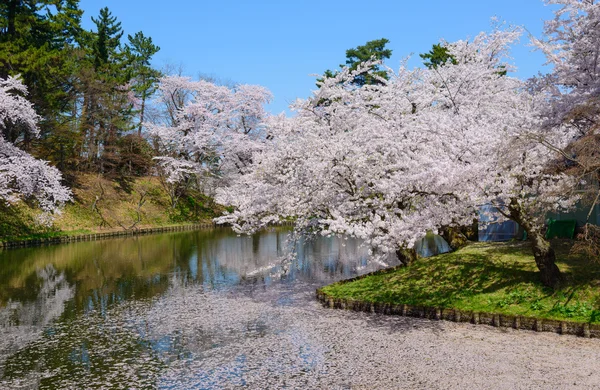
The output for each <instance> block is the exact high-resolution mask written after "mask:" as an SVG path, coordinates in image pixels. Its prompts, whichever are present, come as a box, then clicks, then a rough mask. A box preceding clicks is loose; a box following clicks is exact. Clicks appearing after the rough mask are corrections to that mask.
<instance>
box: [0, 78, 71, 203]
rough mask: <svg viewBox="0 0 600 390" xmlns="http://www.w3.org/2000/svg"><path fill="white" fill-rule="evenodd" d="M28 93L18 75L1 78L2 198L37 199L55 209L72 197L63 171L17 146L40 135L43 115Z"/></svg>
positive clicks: (0, 149)
mask: <svg viewBox="0 0 600 390" xmlns="http://www.w3.org/2000/svg"><path fill="white" fill-rule="evenodd" d="M26 93H27V90H26V88H25V86H24V85H23V83H22V82H21V81H20V80H19V79H18V78H14V77H8V78H7V79H1V78H0V131H2V135H1V136H0V199H2V200H4V201H5V202H8V203H13V202H15V201H17V200H18V199H21V198H30V199H35V200H36V201H37V202H38V203H39V206H40V207H41V209H42V210H44V211H46V212H53V211H56V209H57V207H58V206H60V205H62V204H63V203H65V202H66V201H68V200H70V191H69V190H68V189H67V188H65V187H63V186H62V185H61V184H60V181H61V179H62V177H61V174H60V172H59V171H58V170H57V169H56V168H54V167H51V166H49V165H48V163H46V162H45V161H41V160H37V159H35V158H34V157H32V156H31V155H29V154H28V153H26V152H24V151H22V150H20V149H19V148H17V147H16V146H15V145H14V143H15V142H22V141H23V140H24V139H29V138H31V137H37V136H38V135H39V130H38V128H37V125H36V123H37V121H38V120H39V117H38V115H37V114H36V113H35V110H34V109H33V106H32V105H31V103H30V102H29V101H27V99H25V98H24V97H23V96H22V95H25V94H26Z"/></svg>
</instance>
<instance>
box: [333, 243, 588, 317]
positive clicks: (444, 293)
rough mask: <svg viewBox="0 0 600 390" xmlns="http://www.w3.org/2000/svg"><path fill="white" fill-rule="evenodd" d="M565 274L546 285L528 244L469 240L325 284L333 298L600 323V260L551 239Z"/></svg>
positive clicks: (559, 264)
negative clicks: (575, 252)
mask: <svg viewBox="0 0 600 390" xmlns="http://www.w3.org/2000/svg"><path fill="white" fill-rule="evenodd" d="M553 244H554V246H555V249H556V252H557V260H558V261H557V263H558V266H559V268H560V269H561V271H562V272H563V273H564V275H565V281H564V282H563V283H562V285H561V287H560V288H558V289H556V290H552V289H549V288H546V287H544V286H543V285H542V284H541V283H540V282H539V278H538V273H537V268H536V266H535V262H534V260H533V255H532V254H531V249H530V247H529V246H528V245H527V243H522V242H519V243H472V244H470V245H468V246H466V247H465V248H463V249H460V250H458V251H456V252H454V253H448V254H444V255H439V256H435V257H430V258H426V259H419V260H418V261H417V262H415V263H414V264H413V265H411V266H409V267H404V268H400V269H397V270H395V271H393V272H390V273H386V274H379V275H369V276H367V277H365V278H363V279H359V280H356V281H353V282H350V283H336V284H333V285H330V286H326V287H324V288H323V291H324V292H325V293H326V294H328V295H330V296H332V297H335V298H350V299H357V300H365V301H369V302H382V303H392V304H408V305H415V306H429V307H443V308H455V309H460V310H465V311H477V312H488V313H499V314H508V315H521V316H529V317H537V318H547V319H555V320H569V321H579V322H591V323H600V264H598V263H594V262H591V261H589V260H588V259H586V258H585V257H583V256H578V255H573V254H571V253H570V248H571V246H572V242H570V241H564V240H557V241H554V242H553Z"/></svg>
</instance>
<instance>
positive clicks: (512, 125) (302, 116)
mask: <svg viewBox="0 0 600 390" xmlns="http://www.w3.org/2000/svg"><path fill="white" fill-rule="evenodd" d="M519 36H520V31H519V30H518V29H507V30H501V29H496V30H494V31H492V32H491V33H489V34H485V33H481V34H479V35H478V36H476V37H475V38H474V39H472V40H471V41H458V42H455V43H447V44H445V45H446V48H447V50H448V53H449V54H450V55H451V56H452V57H453V58H455V60H456V63H448V64H445V65H444V66H439V67H437V68H433V69H417V70H412V71H411V70H408V69H406V68H404V67H403V68H401V69H400V70H399V72H397V73H394V72H390V75H389V81H385V80H382V83H381V85H375V86H365V87H362V88H357V87H356V86H355V85H353V83H352V80H353V78H354V76H355V73H352V72H350V71H349V70H347V69H346V70H344V71H342V72H340V73H339V74H338V75H336V77H333V78H330V79H326V80H324V82H323V84H322V86H321V88H320V89H319V90H318V91H316V92H315V95H314V96H313V97H312V98H311V99H308V100H306V101H300V102H298V103H297V104H296V106H295V108H296V109H297V111H298V115H297V116H296V117H294V118H285V117H276V118H272V119H270V120H269V122H268V132H269V135H270V136H271V137H272V139H273V141H272V142H270V143H268V144H267V145H266V146H265V147H264V148H263V149H262V150H261V152H260V153H257V156H256V157H255V161H254V165H253V169H252V170H251V171H250V172H249V173H248V174H246V175H243V176H242V177H241V178H240V180H239V181H238V182H237V183H236V184H235V185H233V186H231V187H230V188H225V189H222V190H220V191H219V194H218V200H219V201H220V202H222V203H224V204H232V205H234V206H236V210H235V211H234V212H233V213H232V214H229V215H226V216H225V217H222V218H220V219H219V221H220V222H227V223H232V224H233V226H234V227H235V229H236V230H238V231H240V232H246V233H248V232H252V231H255V230H256V229H259V228H261V227H264V226H265V225H267V224H268V223H270V222H274V221H278V220H280V218H282V217H297V226H298V228H300V229H303V230H305V231H312V232H315V231H320V232H321V233H323V234H326V235H329V234H348V235H351V236H355V237H359V238H361V239H363V240H365V242H366V243H367V244H369V246H370V247H371V248H372V249H373V251H374V253H375V254H377V255H378V256H387V254H389V253H394V252H399V251H400V250H402V248H406V247H412V245H413V243H414V242H415V240H417V239H418V238H420V237H422V236H423V235H425V233H426V232H427V231H429V230H432V231H434V232H435V231H437V230H438V229H439V228H440V227H442V226H452V225H457V224H466V223H468V222H470V220H472V218H473V217H474V216H475V215H476V212H477V208H478V206H479V205H481V204H485V203H494V204H495V205H497V206H498V211H499V212H500V213H501V214H502V215H503V216H504V217H506V218H511V219H516V220H517V221H518V222H520V223H521V224H523V225H524V226H525V227H526V229H527V230H528V232H529V233H530V238H531V239H532V244H533V246H534V253H535V257H536V263H537V264H538V267H539V268H540V270H541V274H542V280H543V281H544V283H546V284H548V285H554V284H555V283H556V281H557V280H558V279H559V278H560V275H559V271H558V268H556V266H555V265H554V254H553V252H552V251H551V248H549V247H548V246H547V242H545V241H544V239H543V235H542V234H541V229H542V225H543V221H542V220H541V218H538V217H537V216H538V215H543V212H544V211H547V210H548V209H556V208H561V207H570V205H571V204H572V200H571V199H569V198H568V197H563V196H562V194H564V191H563V187H564V185H565V183H568V184H570V182H569V180H568V179H567V178H566V177H565V176H564V175H553V174H550V173H547V171H546V169H545V167H546V166H547V164H548V163H549V162H551V161H552V160H553V159H554V158H555V154H554V153H553V152H551V151H549V150H548V149H546V148H545V147H543V146H541V145H540V144H539V143H538V142H536V137H535V135H536V132H537V131H538V130H537V129H539V123H538V122H537V120H536V119H535V118H536V115H535V113H536V110H537V107H538V105H539V104H541V103H539V102H538V101H537V98H536V96H532V95H530V94H529V93H528V92H527V90H526V88H525V85H524V83H523V82H521V81H520V80H518V79H515V78H512V77H508V76H506V75H505V72H504V71H507V70H511V69H512V68H511V66H510V65H509V64H508V63H507V62H506V61H505V59H506V57H507V54H508V49H509V46H510V44H511V43H512V42H514V41H515V40H516V39H518V37H519ZM367 66H368V65H367ZM360 71H361V69H359V70H357V72H360ZM547 136H549V137H553V141H554V142H555V143H557V144H561V143H564V142H565V139H566V138H565V137H563V136H562V134H560V133H556V134H550V135H547Z"/></svg>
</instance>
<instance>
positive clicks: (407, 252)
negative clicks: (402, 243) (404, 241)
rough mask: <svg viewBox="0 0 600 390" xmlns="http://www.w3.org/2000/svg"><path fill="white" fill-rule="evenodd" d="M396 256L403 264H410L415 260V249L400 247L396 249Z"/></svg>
mask: <svg viewBox="0 0 600 390" xmlns="http://www.w3.org/2000/svg"><path fill="white" fill-rule="evenodd" d="M396 257H397V258H398V260H400V261H401V262H402V264H404V265H410V264H412V263H414V262H415V260H417V251H415V250H414V249H412V248H411V249H406V248H400V249H397V250H396Z"/></svg>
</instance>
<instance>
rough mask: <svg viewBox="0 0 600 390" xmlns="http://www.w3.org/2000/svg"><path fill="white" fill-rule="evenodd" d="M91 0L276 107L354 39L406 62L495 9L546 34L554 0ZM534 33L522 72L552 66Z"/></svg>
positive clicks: (95, 8)
mask: <svg viewBox="0 0 600 390" xmlns="http://www.w3.org/2000/svg"><path fill="white" fill-rule="evenodd" d="M370 4H373V5H369V2H366V1H354V0H345V1H341V0H321V1H316V0H220V1H205V0H196V1H194V0H173V1H164V0H163V1H156V0H81V2H80V5H81V8H82V9H83V10H84V11H85V14H84V16H83V24H84V27H85V28H87V29H91V28H92V27H93V24H92V22H91V21H90V17H91V16H97V15H98V12H99V10H100V8H102V7H105V6H107V7H108V8H109V9H110V10H111V12H112V13H113V15H114V16H116V17H117V18H118V20H119V21H121V23H122V27H123V29H124V30H125V33H126V34H132V35H133V34H134V33H135V32H137V31H140V30H141V31H143V32H144V35H146V36H150V37H152V39H153V41H154V43H155V44H157V45H158V46H160V47H161V50H160V52H159V53H157V54H156V55H155V58H154V61H153V62H154V65H155V66H156V67H159V68H160V67H162V66H164V65H165V64H175V65H180V64H181V65H183V67H184V69H185V73H186V74H187V75H189V76H192V77H196V76H197V75H198V74H200V73H201V74H205V75H210V76H214V77H217V78H219V79H223V80H228V81H232V82H236V83H246V84H259V85H263V86H265V87H267V88H268V89H270V90H271V92H272V93H273V95H274V101H273V102H272V103H271V104H270V105H269V107H268V109H269V111H271V112H273V113H279V112H281V111H284V110H286V108H287V106H288V104H289V103H290V102H292V101H294V100H295V99H296V98H306V97H308V96H309V95H310V93H311V91H312V90H314V89H315V88H316V87H315V78H314V77H313V76H311V74H315V73H319V74H321V73H323V71H325V69H328V68H329V69H335V68H337V66H338V65H339V64H342V63H344V62H345V52H346V50H347V49H349V48H352V47H356V46H359V45H363V44H364V43H365V42H367V41H369V40H373V39H379V38H387V39H389V40H390V43H389V44H388V46H387V47H388V48H390V49H392V50H393V56H392V58H391V59H390V60H388V61H387V62H386V64H387V65H388V66H390V67H392V68H397V67H398V66H399V64H400V61H401V59H402V58H404V57H406V56H408V55H410V54H411V53H412V54H413V55H414V57H413V59H412V61H411V62H410V63H409V64H410V65H412V66H420V65H421V61H420V58H419V57H418V54H419V53H424V52H427V51H429V50H430V49H431V45H432V44H434V43H437V42H438V41H439V40H440V39H442V38H443V39H445V40H447V41H454V40H458V39H466V38H468V37H472V36H474V35H476V34H477V33H479V32H480V31H484V30H489V29H490V18H491V17H492V16H497V17H498V18H500V19H502V20H504V21H506V22H508V23H510V24H514V25H520V26H523V27H525V28H526V29H527V31H529V33H531V34H533V35H534V36H538V37H539V36H540V35H541V31H542V27H543V20H546V19H550V18H551V17H552V11H553V9H554V8H552V7H550V6H545V5H544V3H543V1H542V0H502V1H491V0H428V1H406V0H404V1H402V0H381V1H378V2H370ZM527 43H528V37H527V36H526V35H525V36H524V37H523V38H522V40H521V44H520V45H519V46H518V47H516V48H515V50H514V51H513V57H514V63H515V64H516V65H517V66H518V68H519V71H518V73H517V76H518V77H522V78H527V77H530V76H532V75H534V74H536V73H537V72H538V71H542V72H544V71H546V70H544V68H543V67H542V64H543V63H544V57H543V56H542V55H541V54H540V53H537V52H536V53H532V52H531V49H530V48H528V47H527V46H526V44H527Z"/></svg>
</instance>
